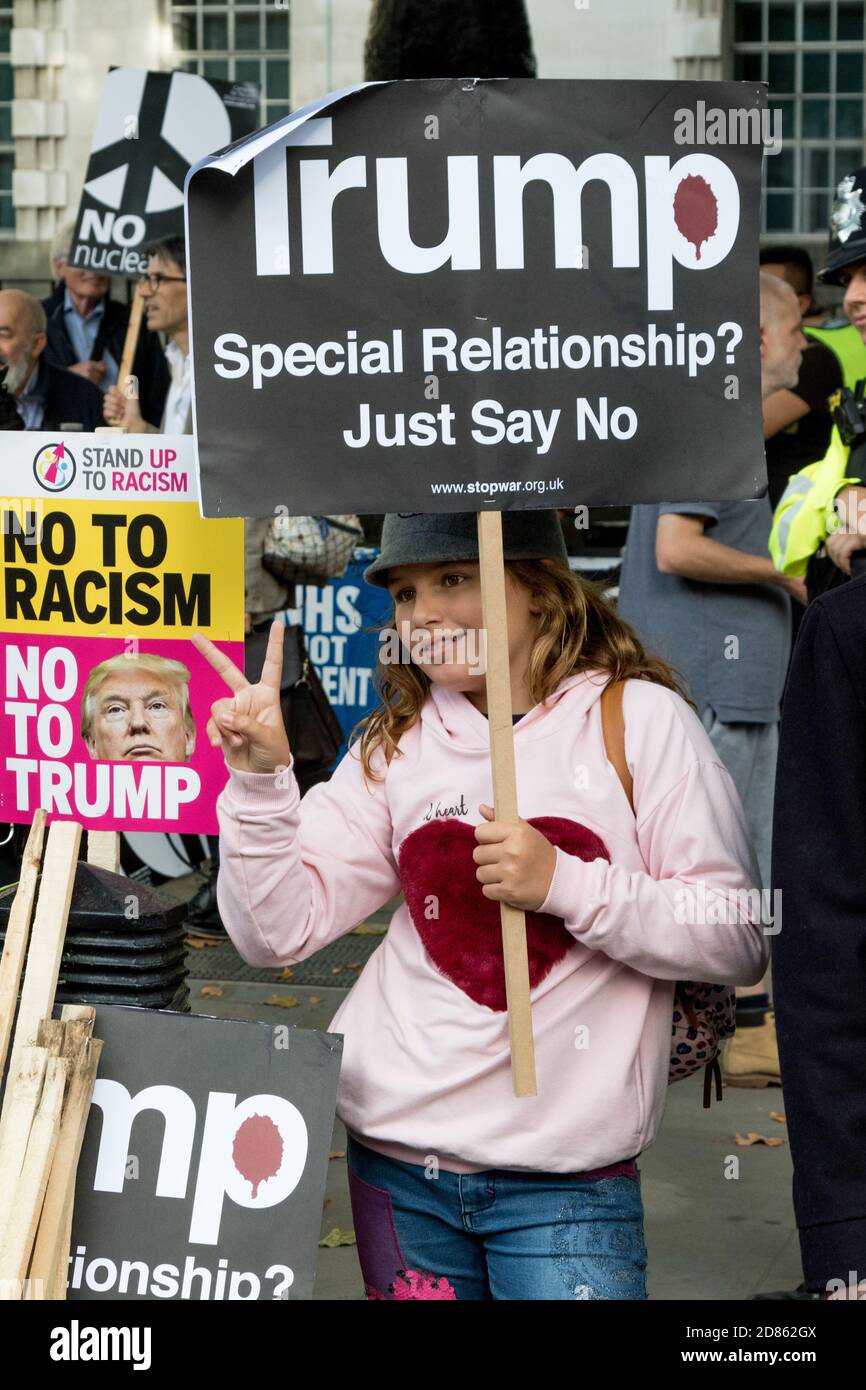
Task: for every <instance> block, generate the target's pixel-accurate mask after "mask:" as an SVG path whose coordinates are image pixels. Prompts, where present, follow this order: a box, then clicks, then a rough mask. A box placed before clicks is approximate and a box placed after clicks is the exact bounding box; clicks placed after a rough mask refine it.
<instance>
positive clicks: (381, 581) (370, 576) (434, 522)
mask: <svg viewBox="0 0 866 1390" xmlns="http://www.w3.org/2000/svg"><path fill="white" fill-rule="evenodd" d="M502 546H503V552H504V557H505V559H506V560H540V559H543V558H545V557H550V558H551V559H556V560H562V562H563V563H564V564H566V565H567V564H568V551H567V550H566V548H565V540H564V538H563V534H562V527H561V525H560V522H559V517H558V516H557V514H556V512H553V511H524V512H503V513H502ZM477 559H478V521H477V512H389V513H388V515H387V516H386V517H385V521H384V524H383V526H382V545H381V550H380V552H379V555H378V557H377V558H376V559H375V560H374V561H373V563H372V564H371V565H368V566H367V568H366V569H365V570H364V578H365V579H366V581H367V583H368V584H376V585H378V587H379V588H380V589H386V588H387V587H388V570H389V569H390V568H391V567H392V566H394V565H425V564H426V565H429V564H435V563H436V562H437V561H438V560H477Z"/></svg>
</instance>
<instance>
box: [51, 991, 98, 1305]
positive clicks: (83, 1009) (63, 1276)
mask: <svg viewBox="0 0 866 1390" xmlns="http://www.w3.org/2000/svg"><path fill="white" fill-rule="evenodd" d="M60 1016H61V1018H62V1019H63V1021H64V1023H71V1022H72V1021H73V1020H82V1021H84V1022H86V1023H87V1026H88V1028H89V1030H90V1032H91V1033H92V1032H93V1022H94V1019H95V1017H96V1010H95V1009H94V1008H93V1007H92V1005H90V1004H64V1005H63V1008H62V1009H61V1011H60ZM101 1046H102V1044H101V1043H100V1048H101ZM73 1198H74V1193H70V1195H69V1196H68V1198H67V1202H66V1210H65V1211H64V1213H63V1223H62V1226H61V1237H60V1244H59V1247H58V1252H57V1263H56V1266H55V1270H54V1282H53V1285H52V1287H51V1288H50V1289H47V1288H46V1290H45V1297H46V1298H50V1299H54V1300H58V1301H62V1300H63V1299H65V1298H66V1285H67V1282H68V1278H69V1252H70V1248H71V1246H72V1211H73Z"/></svg>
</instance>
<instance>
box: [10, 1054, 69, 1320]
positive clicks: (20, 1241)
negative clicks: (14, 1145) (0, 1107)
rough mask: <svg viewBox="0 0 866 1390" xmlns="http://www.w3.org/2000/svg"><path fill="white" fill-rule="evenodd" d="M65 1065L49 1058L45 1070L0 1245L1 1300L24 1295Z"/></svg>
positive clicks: (54, 1145) (55, 1135)
mask: <svg viewBox="0 0 866 1390" xmlns="http://www.w3.org/2000/svg"><path fill="white" fill-rule="evenodd" d="M67 1065H68V1064H67V1061H66V1059H65V1057H50V1058H49V1059H48V1065H47V1066H46V1068H45V1081H44V1084H43V1087H42V1095H41V1097H40V1100H39V1108H38V1110H37V1111H36V1115H35V1118H34V1120H33V1128H32V1129H31V1131H30V1139H29V1141H28V1144H27V1152H26V1154H25V1155H24V1163H23V1166H22V1168H21V1174H20V1176H19V1178H18V1183H17V1185H16V1187H15V1190H14V1194H13V1196H12V1211H11V1214H10V1218H9V1221H8V1222H7V1225H6V1232H5V1235H4V1237H3V1241H2V1244H0V1298H3V1299H8V1300H12V1299H16V1298H17V1299H22V1298H23V1296H24V1280H25V1278H26V1277H27V1269H28V1266H29V1264H30V1254H31V1251H32V1249H33V1242H34V1240H35V1238H36V1228H37V1225H38V1223H39V1217H40V1215H41V1212H42V1203H43V1199H44V1196H45V1189H46V1187H47V1186H48V1177H49V1173H50V1171H51V1164H52V1161H53V1159H54V1153H55V1150H56V1148H57V1140H58V1137H59V1134H60V1119H61V1113H62V1110H63V1095H64V1091H65V1088H66V1073H67Z"/></svg>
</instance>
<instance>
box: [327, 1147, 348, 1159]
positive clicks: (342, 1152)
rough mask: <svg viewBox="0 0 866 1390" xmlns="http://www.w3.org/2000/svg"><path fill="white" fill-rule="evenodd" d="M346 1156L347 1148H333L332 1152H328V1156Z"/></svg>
mask: <svg viewBox="0 0 866 1390" xmlns="http://www.w3.org/2000/svg"><path fill="white" fill-rule="evenodd" d="M345 1157H346V1150H345V1149H332V1150H331V1152H330V1153H329V1154H328V1158H345Z"/></svg>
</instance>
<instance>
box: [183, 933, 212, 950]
mask: <svg viewBox="0 0 866 1390" xmlns="http://www.w3.org/2000/svg"><path fill="white" fill-rule="evenodd" d="M186 944H187V946H191V947H192V949H193V950H194V951H201V950H202V949H203V948H204V947H205V946H218V945H219V942H218V941H205V939H204V937H201V936H188V937H187V938H186Z"/></svg>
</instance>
